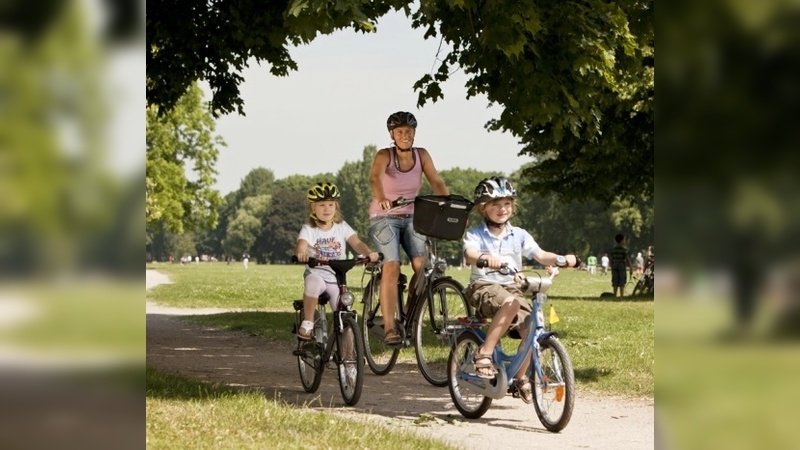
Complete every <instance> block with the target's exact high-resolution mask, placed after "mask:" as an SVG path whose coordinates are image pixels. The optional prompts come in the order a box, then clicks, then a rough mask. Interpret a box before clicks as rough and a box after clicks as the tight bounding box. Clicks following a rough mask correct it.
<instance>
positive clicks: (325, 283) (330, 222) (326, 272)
mask: <svg viewBox="0 0 800 450" xmlns="http://www.w3.org/2000/svg"><path fill="white" fill-rule="evenodd" d="M339 197H340V193H339V189H338V188H337V187H336V185H335V184H333V183H327V182H325V183H317V184H315V185H314V186H312V187H311V189H309V190H308V193H307V195H306V198H307V199H308V209H309V212H310V213H311V214H310V216H309V221H308V223H307V224H305V225H303V228H301V229H300V235H299V236H298V237H297V245H296V246H295V249H294V254H295V256H296V257H297V260H298V261H300V262H308V258H309V257H313V258H316V259H319V260H331V259H345V257H346V251H347V244H350V247H352V249H353V250H355V251H356V252H357V253H358V254H361V255H369V259H370V261H373V262H374V261H377V260H378V253H376V252H373V251H372V250H370V248H369V247H368V246H367V244H365V243H363V242H361V239H359V238H358V235H357V234H356V232H355V230H353V228H352V227H350V225H348V223H347V222H345V221H344V219H343V218H342V213H341V210H340V208H339ZM303 282H304V289H303V322H302V323H301V324H300V329H299V330H297V338H298V339H300V340H303V341H310V340H311V339H312V337H313V330H314V311H315V310H316V308H317V300H318V299H319V296H320V295H322V293H323V292H327V293H328V295H330V305H331V308H333V309H334V310H335V309H336V307H337V306H338V304H339V286H338V284H337V283H336V274H335V273H334V272H333V269H331V268H330V267H328V266H317V267H313V268H311V267H306V271H305V273H303Z"/></svg>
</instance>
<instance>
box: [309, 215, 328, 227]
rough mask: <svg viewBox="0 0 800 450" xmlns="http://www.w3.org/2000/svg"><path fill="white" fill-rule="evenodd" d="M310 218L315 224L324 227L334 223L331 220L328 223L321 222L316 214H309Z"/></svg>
mask: <svg viewBox="0 0 800 450" xmlns="http://www.w3.org/2000/svg"><path fill="white" fill-rule="evenodd" d="M309 217H311V220H313V221H314V222H317V223H321V224H323V225H328V224H330V223H333V220H329V221H327V222H326V221H324V220H320V218H319V217H317V215H316V214H315V213H313V212H312V213H311V214H309Z"/></svg>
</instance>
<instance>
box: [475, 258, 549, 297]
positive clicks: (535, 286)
mask: <svg viewBox="0 0 800 450" xmlns="http://www.w3.org/2000/svg"><path fill="white" fill-rule="evenodd" d="M488 265H489V261H486V260H485V259H479V260H477V261H476V262H475V266H476V267H478V268H479V269H483V268H485V267H487V266H488ZM496 272H498V273H501V274H503V275H516V274H517V273H522V271H521V270H517V269H516V268H514V267H510V266H509V265H508V263H505V262H504V263H503V264H502V265H501V266H500V268H499V269H497V270H496ZM536 275H539V274H538V273H537V274H536ZM556 275H558V267H553V269H552V271H551V272H550V276H549V277H547V278H542V276H541V275H539V279H538V280H536V279H534V278H531V277H525V281H524V282H522V283H517V285H518V287H519V288H520V290H522V292H524V293H526V294H533V293H537V292H541V293H545V292H547V289H548V288H549V287H550V285H551V284H553V278H555V277H556Z"/></svg>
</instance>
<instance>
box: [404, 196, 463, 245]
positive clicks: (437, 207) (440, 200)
mask: <svg viewBox="0 0 800 450" xmlns="http://www.w3.org/2000/svg"><path fill="white" fill-rule="evenodd" d="M473 206H475V204H474V203H472V202H471V201H469V200H467V199H466V198H464V197H462V196H460V195H420V196H417V198H416V199H415V200H414V231H416V232H417V233H419V234H423V235H425V236H430V237H433V238H437V239H444V240H448V241H455V240H460V239H461V238H462V237H464V231H465V230H466V229H467V219H468V218H469V212H470V211H472V207H473Z"/></svg>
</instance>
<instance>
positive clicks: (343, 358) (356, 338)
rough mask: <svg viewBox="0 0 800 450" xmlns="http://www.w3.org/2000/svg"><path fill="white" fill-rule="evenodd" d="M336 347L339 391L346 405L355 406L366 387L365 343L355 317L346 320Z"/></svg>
mask: <svg viewBox="0 0 800 450" xmlns="http://www.w3.org/2000/svg"><path fill="white" fill-rule="evenodd" d="M336 345H337V350H336V351H337V356H338V357H337V361H338V368H339V390H340V391H341V392H342V399H344V403H345V404H346V405H347V406H353V405H355V404H356V403H358V400H359V399H360V398H361V388H362V386H363V385H364V341H363V339H362V338H361V331H360V330H359V329H358V323H357V322H356V320H355V319H354V318H353V317H347V318H345V319H344V322H343V323H342V332H341V333H340V334H338V335H337V344H336Z"/></svg>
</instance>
